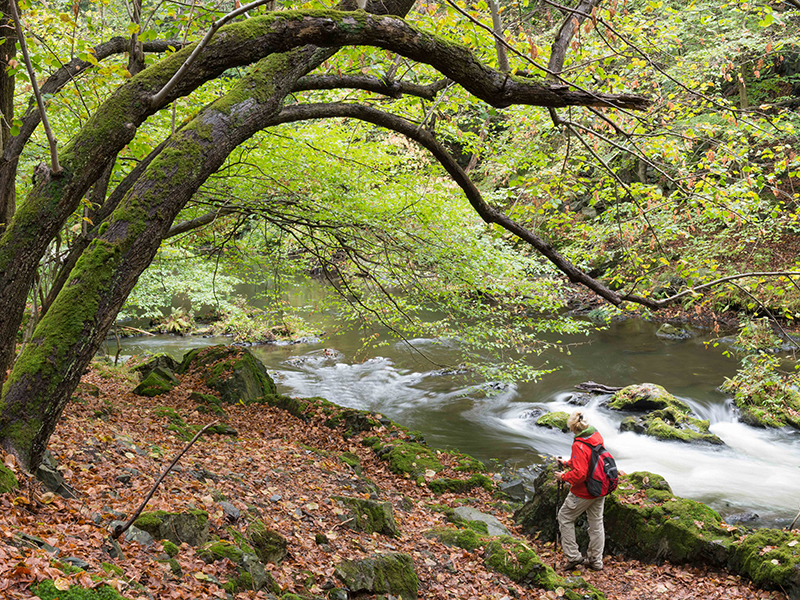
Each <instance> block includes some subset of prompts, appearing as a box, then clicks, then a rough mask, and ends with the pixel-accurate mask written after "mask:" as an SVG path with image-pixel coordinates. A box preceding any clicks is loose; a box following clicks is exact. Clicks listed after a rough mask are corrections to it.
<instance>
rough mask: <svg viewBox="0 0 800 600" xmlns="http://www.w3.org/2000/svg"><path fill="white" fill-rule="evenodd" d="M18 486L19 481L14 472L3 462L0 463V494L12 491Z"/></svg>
mask: <svg viewBox="0 0 800 600" xmlns="http://www.w3.org/2000/svg"><path fill="white" fill-rule="evenodd" d="M18 487H19V481H17V476H16V475H14V472H13V471H12V470H11V469H9V468H8V467H6V466H5V465H3V464H0V494H5V493H8V492H12V491H14V490H15V489H17V488H18Z"/></svg>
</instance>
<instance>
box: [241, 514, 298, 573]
mask: <svg viewBox="0 0 800 600" xmlns="http://www.w3.org/2000/svg"><path fill="white" fill-rule="evenodd" d="M246 535H247V540H248V541H249V542H250V544H251V545H252V547H253V549H254V550H255V553H256V556H258V558H259V560H261V562H263V563H275V564H280V563H281V561H282V560H283V559H284V558H285V557H286V554H287V553H288V549H287V546H288V543H287V541H286V538H284V537H283V536H282V535H281V534H279V533H278V532H277V531H273V530H271V529H269V528H268V527H267V526H266V525H265V524H264V523H263V521H259V520H256V521H253V522H252V523H250V525H248V526H247V533H246Z"/></svg>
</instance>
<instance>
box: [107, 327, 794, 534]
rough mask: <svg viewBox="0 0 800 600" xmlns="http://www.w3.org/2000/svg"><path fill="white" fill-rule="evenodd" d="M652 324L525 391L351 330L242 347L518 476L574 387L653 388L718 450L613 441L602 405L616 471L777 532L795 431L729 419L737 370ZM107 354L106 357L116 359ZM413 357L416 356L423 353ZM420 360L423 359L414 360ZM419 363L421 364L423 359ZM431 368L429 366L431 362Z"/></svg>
mask: <svg viewBox="0 0 800 600" xmlns="http://www.w3.org/2000/svg"><path fill="white" fill-rule="evenodd" d="M656 329H657V326H656V325H655V324H652V323H649V322H646V321H642V320H638V319H630V320H626V321H622V322H618V323H613V324H611V325H610V326H609V327H608V328H607V329H605V330H603V331H599V332H597V333H595V334H592V335H591V336H589V337H584V336H577V337H574V338H572V339H570V338H569V337H568V336H567V337H565V336H561V338H562V339H564V341H571V342H575V343H576V344H577V345H575V346H573V347H572V348H571V352H570V353H564V352H552V353H551V354H548V355H544V356H541V357H538V359H537V361H538V362H537V363H536V364H543V363H544V362H545V361H549V363H550V366H552V365H557V366H558V367H559V369H558V370H557V371H556V372H555V373H552V374H549V375H546V376H544V377H543V378H542V379H541V380H539V381H537V382H534V383H520V384H512V385H503V384H497V383H491V382H475V381H468V380H466V379H465V377H464V376H463V375H453V374H446V373H443V371H442V369H441V366H440V365H442V364H445V365H448V364H451V365H452V364H455V363H457V361H458V356H459V354H458V349H457V347H456V346H455V345H454V344H452V343H450V342H447V341H442V340H431V339H417V340H412V342H413V345H414V347H415V348H416V350H415V349H412V348H411V347H410V346H409V345H408V344H407V343H405V342H392V343H389V344H388V345H385V346H382V347H380V348H377V349H373V350H371V351H369V352H368V353H365V351H364V349H363V348H362V343H361V336H360V334H359V332H358V330H355V329H347V328H344V329H341V330H339V333H337V334H335V335H331V336H329V337H326V338H325V339H324V341H321V340H310V341H309V343H302V344H292V345H265V346H257V347H253V348H251V350H253V352H254V353H255V354H256V355H257V356H258V358H259V359H261V360H262V361H263V362H264V364H265V365H266V367H267V369H268V370H269V372H270V374H271V375H272V376H273V378H274V379H275V380H276V382H277V384H278V387H279V390H280V391H281V392H283V393H286V394H290V395H294V396H323V397H325V398H327V399H328V400H331V401H333V402H335V403H337V404H339V405H342V406H347V407H352V408H358V409H367V410H372V411H376V412H379V413H381V414H384V415H386V416H387V417H389V418H391V419H393V420H394V421H396V422H398V423H400V424H403V425H405V426H407V427H409V428H410V429H413V430H418V431H420V432H422V433H423V434H424V436H425V439H426V440H427V441H428V443H429V444H431V445H433V446H435V447H439V448H457V449H459V450H461V451H463V452H466V453H468V454H471V455H472V456H475V457H476V458H478V459H480V460H483V461H485V462H487V463H489V464H499V465H508V466H512V467H525V466H528V465H530V464H531V463H533V462H535V461H536V458H535V455H536V454H537V453H543V454H552V455H568V454H569V451H570V445H571V436H569V435H567V434H565V433H562V432H560V431H556V430H551V429H546V428H543V427H540V426H537V425H536V424H535V422H534V421H535V419H534V418H532V417H531V414H532V413H535V412H536V411H537V410H538V411H541V410H547V411H555V410H564V411H567V412H570V411H572V410H574V408H575V406H574V405H572V404H570V403H569V402H568V401H569V399H570V397H571V396H572V395H573V393H574V390H573V386H574V385H576V384H578V383H581V382H585V381H595V382H598V383H603V384H606V385H612V386H625V385H629V384H633V383H645V382H650V383H657V384H660V385H663V386H664V387H665V388H666V389H667V390H669V391H670V392H671V393H673V394H674V395H676V396H678V397H679V398H681V399H683V400H685V401H686V402H687V403H689V405H690V406H691V407H692V409H693V410H694V411H695V412H696V413H697V414H698V415H699V416H700V417H701V418H704V419H708V420H709V421H710V422H711V428H710V429H711V431H712V432H713V433H714V434H716V435H717V436H719V437H720V438H721V439H722V440H723V441H724V442H725V445H724V446H709V445H691V444H684V443H681V442H665V441H658V440H656V439H653V438H650V437H647V436H644V435H638V434H635V433H631V432H626V433H620V432H619V427H618V426H619V422H620V421H621V420H622V418H623V416H624V415H623V414H620V413H617V412H615V411H611V410H608V409H606V408H604V407H603V405H602V400H603V399H604V398H603V397H602V396H598V397H595V398H594V399H593V400H592V401H591V402H590V403H589V404H588V405H587V406H586V407H585V408H586V410H587V413H588V418H589V421H590V422H591V423H592V424H594V425H595V426H596V427H597V428H598V429H599V430H600V432H601V433H602V434H603V436H604V438H605V440H606V447H607V448H608V449H609V450H610V451H611V453H612V454H613V455H614V456H615V458H616V459H617V462H618V464H619V467H620V468H621V469H622V470H623V471H628V472H631V471H637V470H647V471H652V472H654V473H658V474H660V475H662V476H664V477H665V478H666V479H667V481H669V483H670V485H671V486H672V488H673V490H674V492H675V493H676V494H678V495H680V496H685V497H688V498H693V499H695V500H699V501H702V502H705V503H707V504H709V505H710V506H712V507H713V508H715V509H716V510H718V511H719V512H720V513H721V514H722V515H723V516H730V515H733V514H736V513H742V512H755V513H757V514H758V515H759V517H760V519H759V521H758V522H759V523H761V524H766V525H786V524H788V522H789V521H791V519H792V518H793V516H794V515H795V513H796V512H797V510H798V506H800V471H799V470H798V467H800V432H797V431H794V430H765V429H758V428H754V427H750V426H747V425H743V424H742V423H740V422H738V421H737V419H736V416H735V414H734V411H733V410H732V407H731V403H730V399H729V397H728V396H727V395H725V394H723V393H722V392H720V391H718V389H717V388H718V386H719V385H720V384H721V383H722V382H723V380H724V378H725V377H731V376H732V375H733V374H734V373H735V371H736V366H737V362H736V360H735V359H734V358H731V357H727V356H725V355H723V350H724V349H725V346H724V345H723V346H720V347H717V348H714V347H712V346H710V345H707V344H705V343H704V342H707V341H708V340H709V339H710V338H708V337H706V338H704V337H702V336H701V337H695V338H691V339H688V340H681V341H669V340H662V339H660V338H658V337H657V336H656V335H655V333H656ZM226 342H227V338H200V337H186V338H182V337H173V336H157V337H155V338H150V337H147V338H143V337H140V338H127V339H124V340H122V354H123V355H132V354H139V353H142V352H164V351H165V352H169V353H170V354H172V355H173V356H175V357H176V358H180V357H181V356H182V355H183V353H184V352H185V351H186V350H188V349H190V348H192V347H196V346H198V345H207V344H214V343H226ZM114 350H115V349H114V348H113V347H112V348H110V351H111V352H112V353H113V351H114ZM419 351H421V352H422V354H420V352H419ZM423 355H424V356H423ZM426 357H427V358H426ZM428 359H431V360H432V361H433V362H431V360H428Z"/></svg>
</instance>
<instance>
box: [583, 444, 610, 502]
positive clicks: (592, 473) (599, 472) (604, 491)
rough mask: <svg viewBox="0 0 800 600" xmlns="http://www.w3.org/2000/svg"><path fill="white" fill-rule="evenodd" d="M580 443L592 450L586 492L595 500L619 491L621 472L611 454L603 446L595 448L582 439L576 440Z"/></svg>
mask: <svg viewBox="0 0 800 600" xmlns="http://www.w3.org/2000/svg"><path fill="white" fill-rule="evenodd" d="M575 439H576V440H577V441H578V442H581V443H582V444H586V445H587V446H589V448H591V449H592V456H591V458H590V459H589V472H588V473H587V474H586V481H585V482H584V483H585V485H586V491H587V492H589V494H591V495H592V496H594V497H595V498H598V497H600V496H606V495H608V494H610V493H611V492H613V491H614V490H615V489H617V484H618V483H619V472H618V471H617V463H616V461H615V460H614V457H613V456H611V453H610V452H609V451H608V450H606V449H605V448H604V447H603V444H597V445H596V446H593V445H592V444H590V443H589V442H587V441H586V440H584V439H581V438H575Z"/></svg>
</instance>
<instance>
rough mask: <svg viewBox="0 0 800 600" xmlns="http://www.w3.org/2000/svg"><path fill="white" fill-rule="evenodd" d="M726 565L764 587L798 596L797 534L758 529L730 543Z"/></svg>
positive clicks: (795, 599)
mask: <svg viewBox="0 0 800 600" xmlns="http://www.w3.org/2000/svg"><path fill="white" fill-rule="evenodd" d="M728 567H729V568H730V569H731V570H733V571H735V572H737V573H741V574H742V575H745V576H746V577H749V578H750V579H752V580H753V582H754V583H755V584H756V585H758V586H760V587H763V588H767V589H781V590H783V591H784V592H786V593H787V594H788V596H789V598H791V599H792V600H798V599H800V535H798V534H796V533H792V532H789V531H781V530H779V529H759V530H757V531H755V532H754V533H752V534H750V535H748V536H747V537H746V538H745V539H743V540H742V541H741V542H739V543H738V544H735V545H734V548H733V551H732V553H731V558H730V560H729V562H728Z"/></svg>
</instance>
